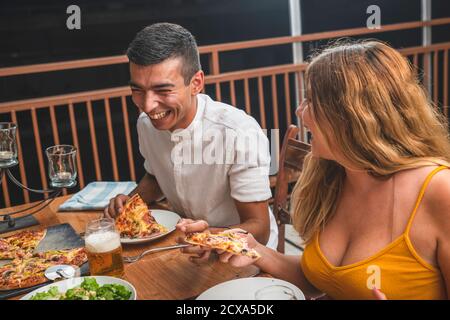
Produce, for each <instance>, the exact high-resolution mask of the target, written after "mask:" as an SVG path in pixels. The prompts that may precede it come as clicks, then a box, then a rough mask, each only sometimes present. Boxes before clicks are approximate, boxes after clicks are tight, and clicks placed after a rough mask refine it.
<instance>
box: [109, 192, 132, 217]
mask: <svg viewBox="0 0 450 320" xmlns="http://www.w3.org/2000/svg"><path fill="white" fill-rule="evenodd" d="M129 198H130V197H129V196H127V195H125V194H118V195H117V196H115V197H114V198H112V199H111V200H110V201H109V206H107V207H106V208H105V212H104V213H105V217H107V218H116V217H117V216H118V215H119V214H120V213H121V212H122V210H123V205H124V203H125V202H127V200H128V199H129Z"/></svg>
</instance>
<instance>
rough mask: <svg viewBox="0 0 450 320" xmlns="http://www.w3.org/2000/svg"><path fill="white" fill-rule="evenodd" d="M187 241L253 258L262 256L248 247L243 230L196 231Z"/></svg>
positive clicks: (187, 237) (189, 235)
mask: <svg viewBox="0 0 450 320" xmlns="http://www.w3.org/2000/svg"><path fill="white" fill-rule="evenodd" d="M185 241H186V242H187V243H190V244H194V245H200V246H204V247H208V248H212V249H220V250H224V251H227V252H231V253H234V254H236V255H241V256H247V257H250V258H252V259H258V258H260V257H261V256H260V254H259V253H258V252H257V251H256V250H255V249H251V248H249V247H248V243H247V239H246V237H245V234H243V233H242V232H237V231H236V232H233V231H226V232H221V233H210V232H208V231H207V232H196V233H191V234H188V235H187V236H186V238H185Z"/></svg>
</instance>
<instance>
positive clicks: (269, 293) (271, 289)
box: [255, 285, 298, 300]
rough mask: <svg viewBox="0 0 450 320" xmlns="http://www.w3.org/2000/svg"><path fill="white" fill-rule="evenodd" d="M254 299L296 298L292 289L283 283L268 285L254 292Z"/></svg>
mask: <svg viewBox="0 0 450 320" xmlns="http://www.w3.org/2000/svg"><path fill="white" fill-rule="evenodd" d="M255 299H256V300H298V299H297V297H296V296H295V293H294V291H293V290H292V289H291V288H289V287H286V286H283V285H270V286H267V287H263V288H261V289H259V290H257V291H256V292H255Z"/></svg>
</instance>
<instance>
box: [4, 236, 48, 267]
mask: <svg viewBox="0 0 450 320" xmlns="http://www.w3.org/2000/svg"><path fill="white" fill-rule="evenodd" d="M46 232H47V230H39V231H22V232H19V233H16V234H13V235H11V236H8V237H4V238H0V260H1V259H15V258H24V257H26V256H29V255H31V254H32V252H33V250H34V249H35V248H36V247H37V246H38V245H39V242H41V240H42V239H44V237H45V234H46Z"/></svg>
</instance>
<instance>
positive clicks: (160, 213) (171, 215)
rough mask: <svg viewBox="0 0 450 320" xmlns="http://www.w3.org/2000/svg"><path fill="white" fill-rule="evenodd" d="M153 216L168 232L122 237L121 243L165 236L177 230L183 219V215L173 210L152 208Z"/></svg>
mask: <svg viewBox="0 0 450 320" xmlns="http://www.w3.org/2000/svg"><path fill="white" fill-rule="evenodd" d="M151 212H152V216H153V217H154V218H155V220H156V222H158V223H159V224H162V225H163V226H164V227H166V228H167V232H166V233H160V234H157V235H155V236H150V237H145V238H136V239H130V238H120V242H121V243H125V244H129V243H143V242H147V241H152V240H155V239H159V238H161V237H164V236H166V235H168V234H169V233H171V232H172V231H174V230H175V226H176V225H177V223H178V221H179V220H180V219H181V217H180V216H179V215H178V214H176V213H175V212H172V211H167V210H156V209H155V210H153V209H152V210H151Z"/></svg>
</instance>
